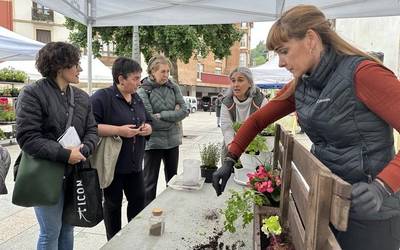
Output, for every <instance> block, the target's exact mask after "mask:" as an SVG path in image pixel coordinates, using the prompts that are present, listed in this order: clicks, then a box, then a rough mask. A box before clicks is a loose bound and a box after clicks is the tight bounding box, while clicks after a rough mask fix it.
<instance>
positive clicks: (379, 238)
mask: <svg viewBox="0 0 400 250" xmlns="http://www.w3.org/2000/svg"><path fill="white" fill-rule="evenodd" d="M331 228H333V227H331ZM332 231H333V233H334V234H335V236H336V239H337V240H338V242H339V244H340V246H341V247H342V249H343V250H399V248H400V216H396V217H392V218H390V219H387V220H369V221H363V220H352V219H350V220H349V224H348V229H347V231H346V232H339V231H337V230H335V229H332Z"/></svg>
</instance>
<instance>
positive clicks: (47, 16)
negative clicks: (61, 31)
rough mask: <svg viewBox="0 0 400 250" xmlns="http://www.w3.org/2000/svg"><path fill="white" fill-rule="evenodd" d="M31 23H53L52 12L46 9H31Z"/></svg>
mask: <svg viewBox="0 0 400 250" xmlns="http://www.w3.org/2000/svg"><path fill="white" fill-rule="evenodd" d="M32 21H41V22H54V11H52V10H49V9H47V8H36V7H33V8H32Z"/></svg>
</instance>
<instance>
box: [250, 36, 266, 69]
mask: <svg viewBox="0 0 400 250" xmlns="http://www.w3.org/2000/svg"><path fill="white" fill-rule="evenodd" d="M265 47H266V46H265V42H264V41H260V42H259V43H258V44H257V46H256V47H255V48H254V49H252V50H251V52H250V58H251V65H252V66H258V65H261V64H264V63H265V62H266V61H267V55H266V54H267V52H266V51H265Z"/></svg>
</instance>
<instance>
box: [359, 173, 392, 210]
mask: <svg viewBox="0 0 400 250" xmlns="http://www.w3.org/2000/svg"><path fill="white" fill-rule="evenodd" d="M389 195H390V193H389V191H388V190H386V188H385V187H384V186H383V184H381V183H379V182H378V181H377V180H374V181H373V182H371V183H369V184H368V183H365V182H358V183H355V184H353V186H352V190H351V210H352V212H353V213H355V214H368V213H372V212H378V211H379V209H380V208H381V206H382V203H383V200H384V199H385V198H386V197H388V196H389Z"/></svg>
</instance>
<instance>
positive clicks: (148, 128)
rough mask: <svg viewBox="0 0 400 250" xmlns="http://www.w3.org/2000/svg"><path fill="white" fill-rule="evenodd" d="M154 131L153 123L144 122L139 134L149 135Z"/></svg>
mask: <svg viewBox="0 0 400 250" xmlns="http://www.w3.org/2000/svg"><path fill="white" fill-rule="evenodd" d="M152 132H153V129H152V128H151V125H150V124H148V123H144V124H142V126H140V132H139V135H141V136H148V135H150V134H151V133H152Z"/></svg>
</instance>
